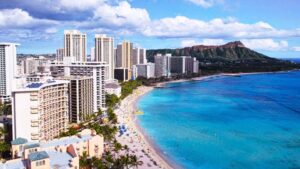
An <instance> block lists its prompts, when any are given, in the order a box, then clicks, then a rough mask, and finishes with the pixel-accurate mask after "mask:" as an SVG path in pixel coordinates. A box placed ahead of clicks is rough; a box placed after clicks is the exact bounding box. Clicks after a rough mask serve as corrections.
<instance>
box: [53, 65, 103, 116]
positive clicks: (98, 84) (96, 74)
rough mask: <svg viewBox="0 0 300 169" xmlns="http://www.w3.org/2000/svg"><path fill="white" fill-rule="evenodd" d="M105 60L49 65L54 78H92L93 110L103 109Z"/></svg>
mask: <svg viewBox="0 0 300 169" xmlns="http://www.w3.org/2000/svg"><path fill="white" fill-rule="evenodd" d="M105 67H107V64H106V63H105V62H68V61H64V62H56V63H54V64H52V65H51V75H52V76H53V77H55V78H58V77H69V76H86V77H91V78H92V79H93V112H97V111H98V110H99V109H102V110H103V109H105V108H106V106H105V89H104V87H105V77H104V76H105Z"/></svg>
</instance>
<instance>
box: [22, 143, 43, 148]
mask: <svg viewBox="0 0 300 169" xmlns="http://www.w3.org/2000/svg"><path fill="white" fill-rule="evenodd" d="M36 147H40V144H39V143H33V144H27V145H25V146H24V149H29V148H36Z"/></svg>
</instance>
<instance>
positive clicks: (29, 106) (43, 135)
mask: <svg viewBox="0 0 300 169" xmlns="http://www.w3.org/2000/svg"><path fill="white" fill-rule="evenodd" d="M68 104H69V81H65V80H48V81H46V82H38V83H29V84H26V85H25V86H24V87H22V88H19V89H16V90H14V91H12V116H13V139H16V138H18V137H22V138H25V139H27V140H28V141H30V142H39V141H48V140H52V139H54V138H55V137H57V136H59V134H60V133H61V132H64V131H66V129H67V125H68V122H69V117H68V114H69V106H68Z"/></svg>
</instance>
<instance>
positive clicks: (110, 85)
mask: <svg viewBox="0 0 300 169" xmlns="http://www.w3.org/2000/svg"><path fill="white" fill-rule="evenodd" d="M120 87H121V86H119V85H118V84H116V83H107V84H105V88H113V89H117V88H120Z"/></svg>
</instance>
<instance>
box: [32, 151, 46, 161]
mask: <svg viewBox="0 0 300 169" xmlns="http://www.w3.org/2000/svg"><path fill="white" fill-rule="evenodd" d="M28 158H29V160H30V161H38V160H42V159H46V158H49V155H48V153H47V152H46V151H39V152H34V153H31V154H29V156H28Z"/></svg>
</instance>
